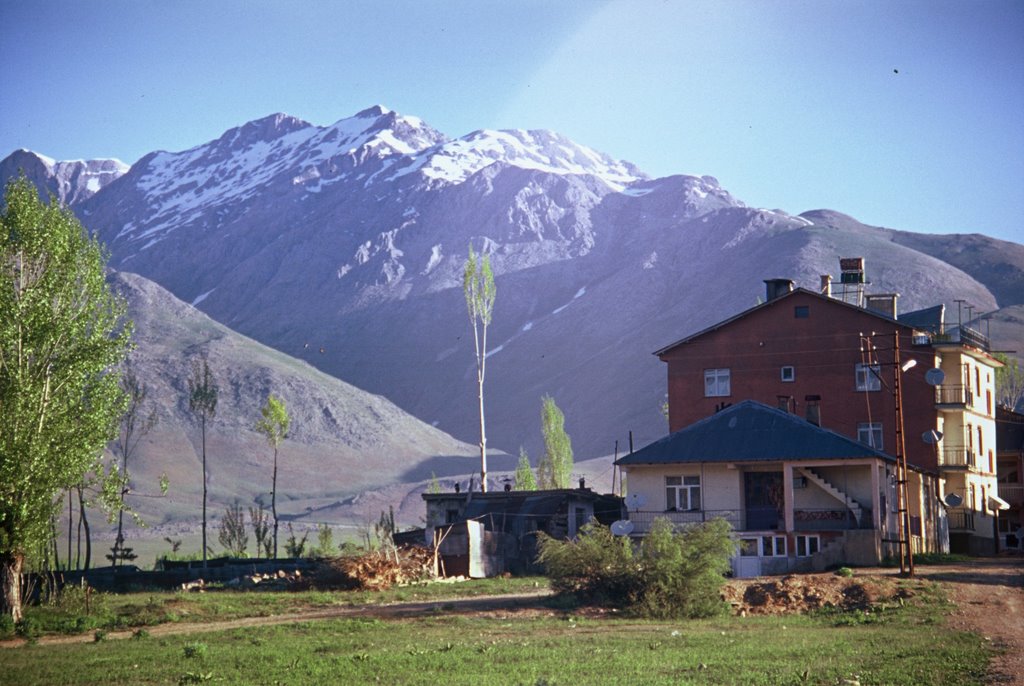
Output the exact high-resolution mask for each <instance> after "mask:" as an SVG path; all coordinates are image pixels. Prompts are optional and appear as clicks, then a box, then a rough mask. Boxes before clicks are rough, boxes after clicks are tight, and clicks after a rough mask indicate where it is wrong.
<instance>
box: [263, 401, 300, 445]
mask: <svg viewBox="0 0 1024 686" xmlns="http://www.w3.org/2000/svg"><path fill="white" fill-rule="evenodd" d="M260 413H261V414H262V415H263V418H262V419H260V420H259V421H258V422H256V430H257V431H259V432H260V433H261V434H263V435H264V436H266V438H267V443H268V444H269V445H270V447H271V448H274V449H275V450H276V449H277V447H278V446H279V445H281V441H283V440H284V439H286V438H288V428H289V427H290V426H291V423H292V420H291V417H289V416H288V408H287V407H286V406H285V404H284V401H283V400H281V399H280V398H278V397H277V396H275V395H274V394H273V393H271V394H270V395H269V396H267V402H266V404H265V405H264V406H263V407H262V408H261V409H260Z"/></svg>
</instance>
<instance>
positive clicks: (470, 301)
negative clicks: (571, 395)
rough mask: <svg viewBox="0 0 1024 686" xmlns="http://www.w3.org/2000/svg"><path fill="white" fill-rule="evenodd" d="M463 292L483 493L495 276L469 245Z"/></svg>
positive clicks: (495, 293) (485, 258) (484, 257)
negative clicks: (470, 336) (473, 365)
mask: <svg viewBox="0 0 1024 686" xmlns="http://www.w3.org/2000/svg"><path fill="white" fill-rule="evenodd" d="M462 292H463V294H464V295H465V296H466V309H467V310H468V311H469V320H470V321H471V322H473V347H474V352H475V353H476V384H477V396H478V399H479V404H480V490H481V491H483V492H484V493H486V492H487V430H486V427H485V423H484V373H485V371H486V365H487V327H488V326H489V325H490V323H491V316H492V314H493V313H494V298H495V296H496V295H497V289H496V288H495V286H494V273H493V272H492V271H491V260H490V257H489V256H488V255H479V256H478V255H477V254H476V253H475V252H473V246H472V244H471V245H470V246H469V257H468V258H467V259H466V268H465V270H464V272H463V275H462Z"/></svg>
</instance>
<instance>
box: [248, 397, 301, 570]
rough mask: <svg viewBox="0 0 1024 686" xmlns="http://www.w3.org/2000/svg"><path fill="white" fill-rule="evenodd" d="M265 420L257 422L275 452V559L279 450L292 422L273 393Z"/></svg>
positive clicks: (272, 495)
mask: <svg viewBox="0 0 1024 686" xmlns="http://www.w3.org/2000/svg"><path fill="white" fill-rule="evenodd" d="M260 412H261V413H262V415H263V418H262V419H260V420H259V421H258V422H256V430H257V431H259V432H260V433H261V434H263V436H264V437H266V439H267V444H268V445H269V446H270V447H271V448H272V449H273V451H274V476H273V479H272V480H271V482H270V512H271V514H273V515H274V557H277V449H278V447H279V446H280V445H281V441H283V440H284V439H285V438H287V437H288V427H289V426H291V423H292V420H291V417H289V416H288V408H287V407H285V404H284V401H283V400H281V399H280V398H278V397H275V396H274V394H273V393H271V394H270V395H268V396H267V403H266V404H265V405H264V406H263V409H261V410H260Z"/></svg>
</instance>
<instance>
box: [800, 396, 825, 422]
mask: <svg viewBox="0 0 1024 686" xmlns="http://www.w3.org/2000/svg"><path fill="white" fill-rule="evenodd" d="M804 403H805V407H806V408H807V421H808V422H810V423H811V424H814V425H815V426H821V396H820V395H806V396H804Z"/></svg>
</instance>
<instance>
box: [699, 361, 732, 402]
mask: <svg viewBox="0 0 1024 686" xmlns="http://www.w3.org/2000/svg"><path fill="white" fill-rule="evenodd" d="M731 394H732V373H731V372H730V370H729V368H728V367H724V368H720V369H705V370H704V397H705V398H725V397H728V396H729V395H731Z"/></svg>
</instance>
